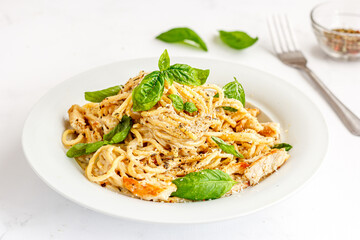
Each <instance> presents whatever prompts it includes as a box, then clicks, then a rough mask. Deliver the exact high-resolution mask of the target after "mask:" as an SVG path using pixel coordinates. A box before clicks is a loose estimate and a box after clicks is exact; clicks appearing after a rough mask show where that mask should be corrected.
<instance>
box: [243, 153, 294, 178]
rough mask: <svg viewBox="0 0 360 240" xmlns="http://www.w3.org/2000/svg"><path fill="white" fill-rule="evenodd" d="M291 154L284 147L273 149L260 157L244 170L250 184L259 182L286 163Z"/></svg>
mask: <svg viewBox="0 0 360 240" xmlns="http://www.w3.org/2000/svg"><path fill="white" fill-rule="evenodd" d="M289 157H290V155H289V154H288V153H287V152H286V151H285V150H284V149H272V150H271V151H270V152H269V153H267V154H265V155H263V156H260V157H258V158H257V159H256V160H255V161H254V162H253V163H252V164H251V165H250V167H249V168H247V169H246V170H245V172H244V176H245V178H247V179H248V180H249V182H250V185H255V184H257V183H258V182H259V181H260V180H261V179H262V178H263V177H265V176H267V175H269V174H270V173H272V172H274V171H275V170H276V169H278V168H279V167H280V166H281V165H283V164H284V163H285V161H286V160H288V158H289Z"/></svg>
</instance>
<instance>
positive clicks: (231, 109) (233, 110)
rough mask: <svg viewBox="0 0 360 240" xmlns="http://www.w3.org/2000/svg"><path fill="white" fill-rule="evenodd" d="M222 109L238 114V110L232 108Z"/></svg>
mask: <svg viewBox="0 0 360 240" xmlns="http://www.w3.org/2000/svg"><path fill="white" fill-rule="evenodd" d="M222 108H223V109H224V110H226V111H229V112H237V111H238V110H237V109H236V108H232V107H222Z"/></svg>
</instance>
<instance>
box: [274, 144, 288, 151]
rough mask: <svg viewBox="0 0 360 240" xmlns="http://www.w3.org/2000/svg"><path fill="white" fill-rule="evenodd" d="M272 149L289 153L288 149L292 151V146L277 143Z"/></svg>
mask: <svg viewBox="0 0 360 240" xmlns="http://www.w3.org/2000/svg"><path fill="white" fill-rule="evenodd" d="M272 148H277V149H281V148H285V150H286V151H289V150H290V149H292V146H291V145H290V144H287V143H279V144H275V145H274V146H273V147H272Z"/></svg>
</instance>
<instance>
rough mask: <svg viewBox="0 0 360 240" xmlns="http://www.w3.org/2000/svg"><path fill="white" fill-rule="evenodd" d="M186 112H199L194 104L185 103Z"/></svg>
mask: <svg viewBox="0 0 360 240" xmlns="http://www.w3.org/2000/svg"><path fill="white" fill-rule="evenodd" d="M184 110H185V111H187V112H188V113H193V112H197V111H198V109H197V107H196V105H195V104H194V103H192V102H186V103H184Z"/></svg>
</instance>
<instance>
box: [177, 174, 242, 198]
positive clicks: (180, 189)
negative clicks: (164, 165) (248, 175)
mask: <svg viewBox="0 0 360 240" xmlns="http://www.w3.org/2000/svg"><path fill="white" fill-rule="evenodd" d="M172 182H173V183H174V184H175V185H176V187H177V190H176V192H173V193H172V194H171V195H172V196H175V197H180V198H185V199H190V200H195V201H199V200H207V199H216V198H220V197H221V196H222V195H224V194H225V193H227V192H228V191H230V189H231V188H232V186H234V185H235V184H236V183H237V182H236V181H234V180H233V179H232V178H231V177H230V176H229V175H228V174H227V173H225V172H223V171H220V170H211V169H205V170H201V171H199V172H192V173H189V174H187V175H186V176H185V177H182V178H177V179H175V180H173V181H172Z"/></svg>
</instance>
